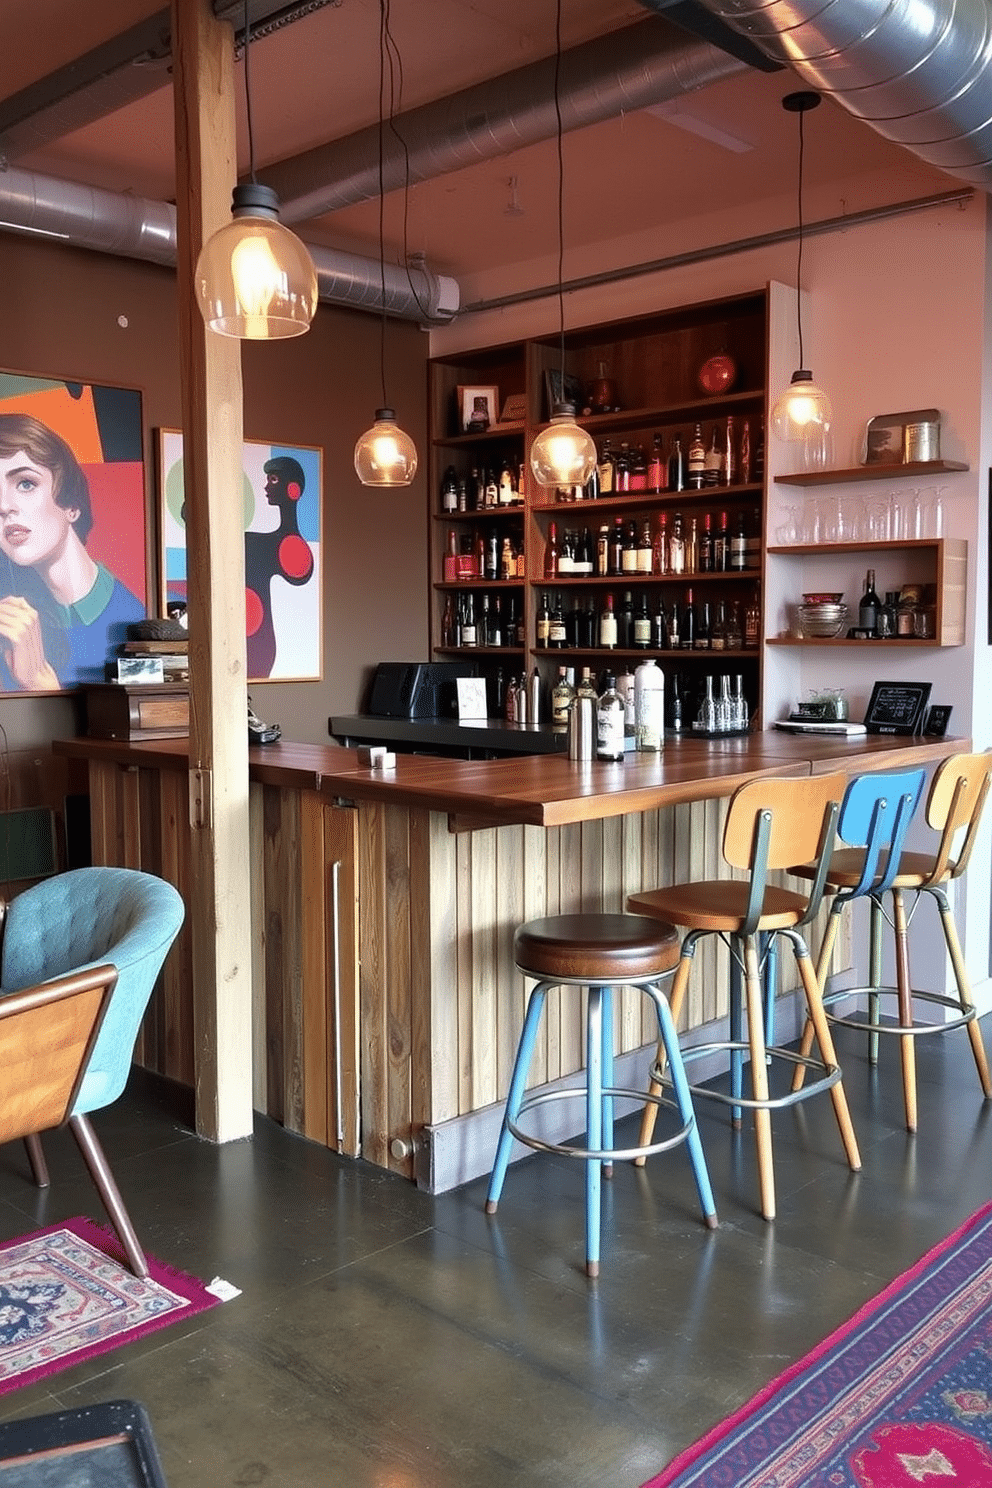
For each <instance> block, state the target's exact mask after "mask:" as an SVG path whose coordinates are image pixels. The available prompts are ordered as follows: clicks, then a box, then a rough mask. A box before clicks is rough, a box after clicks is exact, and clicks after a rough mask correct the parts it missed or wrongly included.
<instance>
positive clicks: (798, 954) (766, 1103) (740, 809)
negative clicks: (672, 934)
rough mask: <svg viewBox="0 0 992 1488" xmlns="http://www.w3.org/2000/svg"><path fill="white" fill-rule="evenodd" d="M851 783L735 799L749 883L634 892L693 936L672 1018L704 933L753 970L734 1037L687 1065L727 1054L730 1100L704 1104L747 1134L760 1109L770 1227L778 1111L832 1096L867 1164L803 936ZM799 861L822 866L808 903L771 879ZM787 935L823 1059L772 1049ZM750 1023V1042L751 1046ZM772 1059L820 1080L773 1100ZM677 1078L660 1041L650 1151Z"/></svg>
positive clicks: (799, 782) (731, 852) (735, 850)
mask: <svg viewBox="0 0 992 1488" xmlns="http://www.w3.org/2000/svg"><path fill="white" fill-rule="evenodd" d="M845 784H846V778H845V776H844V775H843V774H842V773H840V772H837V773H836V774H833V775H819V776H813V777H812V778H803V779H798V778H797V779H787V780H777V779H768V780H756V781H752V782H751V783H749V784H748V785H744V786H741V788H740V789H739V790H738V791H737V792H736V793H735V794H734V796H733V797H732V799H731V802H730V807H729V810H728V813H727V822H726V826H725V828H724V834H723V856H724V860H725V861H726V862H727V863H728V864H729V865H730V866H731V867H732V868H741V869H747V870H748V872H749V878H748V879H747V880H735V879H715V880H712V881H708V882H701V883H682V884H675V885H673V886H672V887H671V888H667V889H652V890H650V891H649V892H647V893H642V894H633V895H632V896H631V897H630V899H629V900H628V901H627V904H628V908H629V909H632V910H635V911H638V912H639V913H641V914H650V915H656V916H657V917H658V918H659V919H660V920H665V921H667V922H669V923H671V924H674V925H679V926H682V927H684V928H685V930H686V931H687V932H688V933H687V934H686V936H685V939H684V940H683V942H682V954H681V957H680V960H679V966H678V970H677V972H676V974H675V981H674V982H673V984H672V996H671V1012H672V1016H673V1018H675V1020H676V1021H677V1020H678V1016H679V1012H680V1010H681V1007H682V1002H683V999H684V997H685V994H686V989H687V987H688V984H689V975H690V972H691V970H692V963H693V959H694V957H695V951H696V946H697V944H698V942H699V941H700V940H701V939H702V937H703V936H706V935H719V936H720V937H721V939H722V940H723V941H724V942H725V943H726V944H727V945H728V946H729V949H730V954H731V958H732V964H735V965H736V967H737V968H739V969H740V971H741V972H743V987H742V985H741V977H740V976H739V975H735V976H732V977H731V987H730V1038H729V1040H727V1039H725V1040H719V1041H711V1042H708V1043H705V1044H699V1045H695V1046H694V1047H693V1048H691V1049H686V1050H684V1051H683V1058H684V1059H685V1061H686V1062H688V1061H689V1060H691V1059H693V1058H698V1057H700V1056H702V1055H704V1054H708V1053H710V1052H711V1051H713V1050H715V1049H720V1050H726V1051H727V1052H728V1053H729V1056H730V1075H731V1078H730V1094H729V1095H728V1094H726V1093H725V1092H723V1091H718V1090H712V1089H710V1088H708V1087H707V1086H700V1085H693V1086H691V1087H690V1088H691V1091H692V1094H693V1095H694V1096H705V1097H708V1098H710V1099H715V1100H720V1101H723V1102H724V1103H725V1104H727V1105H729V1106H731V1107H732V1108H733V1111H732V1114H733V1120H734V1124H735V1125H739V1124H740V1111H741V1108H745V1109H747V1110H751V1111H753V1112H754V1130H755V1141H756V1145H757V1157H758V1183H759V1188H760V1197H761V1212H762V1214H763V1215H764V1217H765V1218H766V1219H774V1217H775V1173H774V1165H773V1154H772V1129H771V1112H772V1111H773V1110H776V1109H778V1108H779V1107H782V1106H789V1105H792V1104H794V1103H795V1101H796V1099H797V1098H799V1097H802V1096H806V1095H812V1094H818V1093H819V1092H821V1091H824V1090H829V1091H830V1098H831V1100H832V1101H833V1106H834V1113H835V1115H836V1118H837V1125H838V1127H839V1128H840V1134H841V1140H842V1142H843V1144H844V1151H845V1153H846V1154H847V1160H848V1163H849V1164H850V1166H851V1168H853V1169H854V1170H855V1171H856V1170H857V1169H858V1168H860V1166H861V1156H860V1153H859V1152H858V1143H857V1138H856V1137H855V1135H854V1127H853V1125H852V1123H851V1117H850V1113H849V1111H848V1107H847V1098H846V1096H845V1094H844V1086H843V1083H842V1080H841V1071H840V1067H839V1066H838V1064H837V1056H836V1054H835V1053H834V1046H833V1040H832V1038H831V1035H830V1026H829V1023H828V1021H827V1018H826V1014H825V1013H824V1011H823V1003H822V1000H821V997H820V986H819V983H818V982H817V979H816V975H815V973H814V971H813V965H812V958H811V956H810V953H809V948H808V946H807V945H806V941H805V939H804V938H803V935H802V933H801V931H802V927H803V926H805V925H807V924H809V923H810V921H811V920H813V919H814V918H815V916H816V914H817V911H818V909H819V907H820V902H821V900H822V897H823V885H824V881H825V878H826V873H827V867H828V863H829V857H830V850H831V848H832V846H833V840H834V830H835V826H836V821H837V814H838V810H839V808H840V802H841V798H842V797H843V794H844V787H845ZM798 843H802V844H803V851H802V853H796V851H795V848H796V845H797V844H798ZM798 858H808V859H813V860H814V861H816V862H817V863H818V864H819V872H818V874H817V875H816V877H815V878H814V880H813V882H812V884H811V885H810V889H809V892H808V894H802V893H797V892H796V891H795V890H793V889H786V888H779V887H778V886H776V885H774V884H770V883H769V882H768V874H769V873H770V872H772V871H774V870H776V869H786V868H788V866H789V864H790V863H794V862H796V861H797V859H798ZM761 935H767V937H768V939H767V941H766V942H765V949H764V951H762V949H761V948H760V947H759V936H761ZM776 937H783V938H784V939H786V940H788V941H789V943H790V944H791V947H792V953H793V955H794V957H795V960H796V965H797V967H798V970H799V975H800V978H801V980H802V984H803V990H804V992H805V995H806V1006H807V1011H808V1014H809V1018H810V1021H811V1024H812V1026H813V1029H814V1031H815V1034H816V1039H817V1043H818V1045H819V1058H817V1059H814V1058H811V1057H810V1055H809V1052H808V1051H807V1053H806V1054H804V1055H802V1054H797V1053H796V1052H795V1051H794V1050H792V1049H786V1048H781V1047H779V1046H777V1045H774V1044H771V1043H769V1042H768V1041H767V1038H766V1009H765V1007H764V1005H763V997H762V985H761V962H762V955H763V954H764V955H765V956H767V946H768V945H774V942H775V938H776ZM745 1021H746V1024H747V1037H746V1039H745V1038H744V1037H743V1026H744V1022H745ZM745 1054H749V1055H750V1086H751V1093H750V1095H749V1096H745V1095H744V1081H743V1065H744V1056H745ZM769 1060H782V1061H787V1062H790V1063H792V1064H797V1063H801V1064H802V1066H803V1068H804V1070H805V1071H810V1072H812V1073H814V1074H815V1075H816V1078H815V1079H814V1080H811V1081H810V1083H809V1084H808V1085H805V1086H804V1087H803V1088H802V1089H801V1090H790V1091H788V1092H786V1093H785V1094H784V1095H779V1096H773V1095H771V1094H770V1090H769V1084H768V1062H769ZM667 1080H668V1071H667V1068H666V1057H665V1050H664V1048H663V1047H662V1046H661V1045H660V1044H659V1046H658V1057H657V1059H656V1061H655V1064H654V1067H653V1069H652V1071H651V1086H650V1091H649V1103H648V1104H647V1105H646V1106H645V1109H644V1116H643V1119H642V1122H641V1133H640V1141H641V1142H642V1144H644V1145H646V1144H647V1143H648V1142H649V1141H650V1139H651V1133H652V1130H653V1128H654V1120H655V1106H654V1105H653V1104H652V1102H653V1100H654V1099H655V1098H656V1097H657V1095H658V1094H659V1092H660V1091H661V1090H662V1089H663V1088H664V1085H665V1084H666V1082H667ZM636 1160H637V1159H635V1161H636Z"/></svg>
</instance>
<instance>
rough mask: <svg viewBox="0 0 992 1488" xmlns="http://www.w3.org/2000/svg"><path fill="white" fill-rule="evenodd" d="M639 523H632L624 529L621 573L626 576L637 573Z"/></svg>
mask: <svg viewBox="0 0 992 1488" xmlns="http://www.w3.org/2000/svg"><path fill="white" fill-rule="evenodd" d="M637 547H638V543H637V523H636V522H634V521H630V522H628V523H627V525H626V527H625V528H624V534H623V551H622V553H621V555H620V571H621V573H625V574H632V573H636V572H637Z"/></svg>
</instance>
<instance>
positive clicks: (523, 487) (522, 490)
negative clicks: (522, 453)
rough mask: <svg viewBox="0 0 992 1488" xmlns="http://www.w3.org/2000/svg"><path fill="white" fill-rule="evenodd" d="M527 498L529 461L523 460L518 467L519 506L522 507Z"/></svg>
mask: <svg viewBox="0 0 992 1488" xmlns="http://www.w3.org/2000/svg"><path fill="white" fill-rule="evenodd" d="M526 498H527V461H526V460H521V461H520V464H519V465H518V466H517V505H518V506H522V505H523V503H524V501H525V500H526Z"/></svg>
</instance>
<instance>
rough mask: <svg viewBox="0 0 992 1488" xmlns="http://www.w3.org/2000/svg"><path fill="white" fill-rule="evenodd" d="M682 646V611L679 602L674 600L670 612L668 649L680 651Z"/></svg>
mask: <svg viewBox="0 0 992 1488" xmlns="http://www.w3.org/2000/svg"><path fill="white" fill-rule="evenodd" d="M681 646H682V611H681V610H680V609H679V605H678V600H676V599H673V600H672V608H671V609H670V610H669V611H668V649H669V651H679V650H681Z"/></svg>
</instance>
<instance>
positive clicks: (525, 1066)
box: [486, 982, 552, 1214]
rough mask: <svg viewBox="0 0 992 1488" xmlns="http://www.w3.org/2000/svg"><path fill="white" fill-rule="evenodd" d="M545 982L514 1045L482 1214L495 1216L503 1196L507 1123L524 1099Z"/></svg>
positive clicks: (532, 996)
mask: <svg viewBox="0 0 992 1488" xmlns="http://www.w3.org/2000/svg"><path fill="white" fill-rule="evenodd" d="M550 985H552V984H551V983H549V982H538V984H537V986H536V987H535V988H534V990H533V992H532V993H531V994H530V1000H529V1002H528V1003H527V1015H526V1017H525V1018H524V1026H523V1028H522V1029H521V1031H520V1043H519V1044H518V1045H517V1057H516V1059H515V1060H514V1063H513V1074H512V1075H511V1077H510V1089H509V1093H508V1094H507V1097H506V1109H505V1110H504V1112H503V1126H502V1129H501V1130H500V1134H499V1142H498V1143H497V1146H496V1157H495V1159H494V1160H493V1170H492V1174H491V1175H490V1178H489V1193H488V1194H487V1196H486V1213H487V1214H495V1213H496V1205H497V1204H498V1203H499V1196H500V1194H501V1193H502V1192H503V1180H504V1178H505V1177H506V1169H507V1166H508V1164H509V1161H510V1151H511V1149H512V1147H513V1133H512V1132H511V1131H510V1128H509V1124H508V1123H509V1122H510V1121H515V1120H516V1118H517V1114H518V1112H519V1111H520V1103H521V1101H522V1100H523V1098H524V1089H525V1088H526V1085H527V1074H528V1071H529V1069H530V1062H531V1059H532V1058H533V1056H534V1045H535V1043H536V1042H537V1030H538V1027H539V1025H540V1022H541V1014H542V1012H543V1011H544V1002H545V998H546V997H547V995H548V987H549V986H550Z"/></svg>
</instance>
